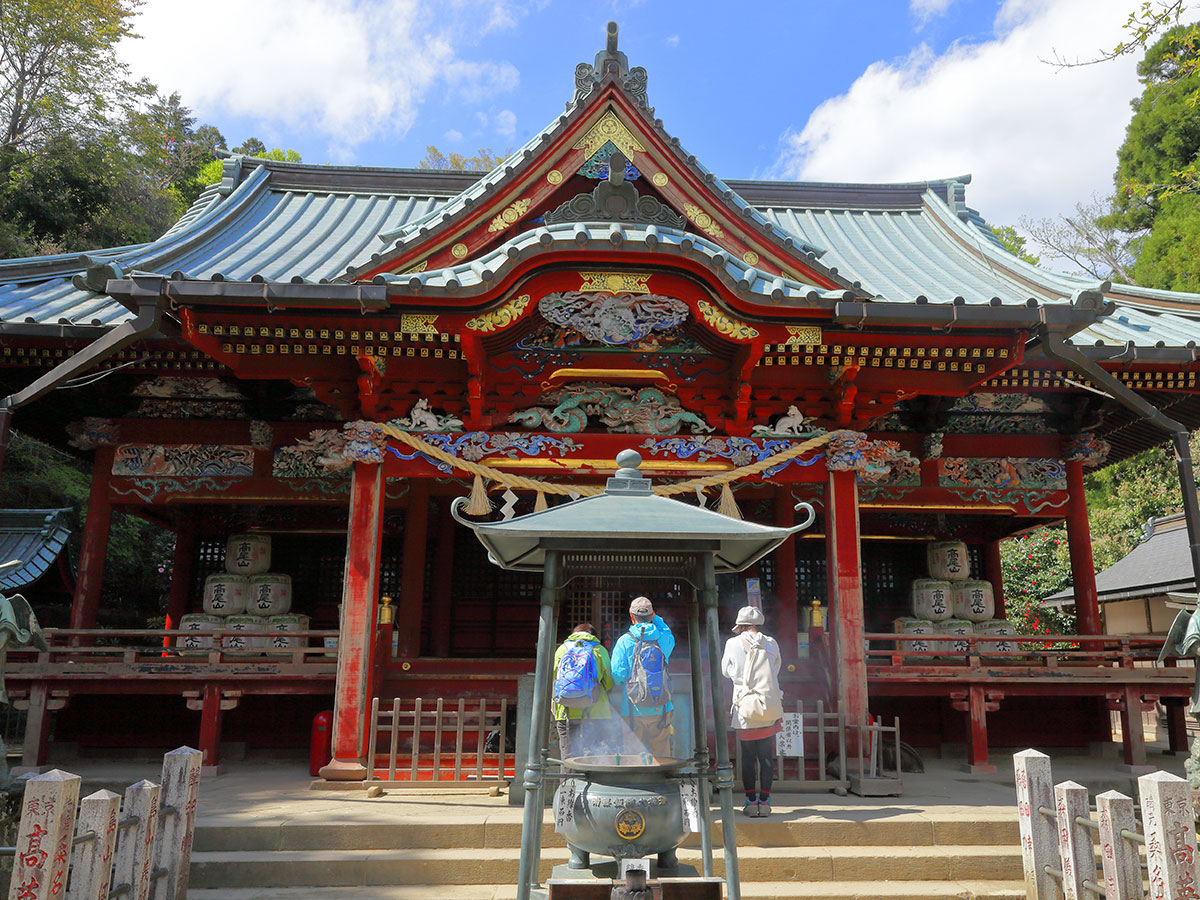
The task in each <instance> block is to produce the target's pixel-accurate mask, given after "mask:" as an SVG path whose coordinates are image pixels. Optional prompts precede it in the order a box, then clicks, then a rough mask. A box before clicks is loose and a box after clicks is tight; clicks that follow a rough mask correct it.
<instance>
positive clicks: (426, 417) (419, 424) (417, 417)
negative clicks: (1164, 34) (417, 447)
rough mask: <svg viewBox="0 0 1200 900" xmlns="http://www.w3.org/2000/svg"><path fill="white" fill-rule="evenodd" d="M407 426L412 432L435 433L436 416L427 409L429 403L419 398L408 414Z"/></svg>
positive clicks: (436, 426) (436, 428) (436, 427)
mask: <svg viewBox="0 0 1200 900" xmlns="http://www.w3.org/2000/svg"><path fill="white" fill-rule="evenodd" d="M408 424H409V427H410V428H412V430H413V431H437V430H438V419H437V416H436V415H434V414H433V412H432V411H431V410H430V409H429V401H428V400H426V399H425V398H424V397H421V398H420V399H419V400H417V402H416V403H414V404H413V408H412V409H411V410H409V412H408Z"/></svg>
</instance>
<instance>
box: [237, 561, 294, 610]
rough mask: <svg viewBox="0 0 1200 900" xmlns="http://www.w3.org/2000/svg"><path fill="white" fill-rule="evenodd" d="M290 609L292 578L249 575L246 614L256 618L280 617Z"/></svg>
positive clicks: (289, 576) (272, 575) (270, 574)
mask: <svg viewBox="0 0 1200 900" xmlns="http://www.w3.org/2000/svg"><path fill="white" fill-rule="evenodd" d="M291 608H292V576H291V575H279V574H276V573H270V572H269V573H267V574H266V575H251V576H250V584H249V587H248V590H247V591H246V612H248V613H250V614H252V615H257V616H282V615H284V614H285V613H287V612H288V611H289V610H291Z"/></svg>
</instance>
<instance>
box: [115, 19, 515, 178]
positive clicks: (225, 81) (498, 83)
mask: <svg viewBox="0 0 1200 900" xmlns="http://www.w3.org/2000/svg"><path fill="white" fill-rule="evenodd" d="M521 14H523V10H522V9H521V8H518V7H517V6H515V5H514V4H512V3H508V2H503V0H455V2H450V3H439V2H436V0H375V2H371V3H363V2H359V0H256V2H254V3H246V4H242V5H241V6H239V7H238V15H237V21H236V23H235V24H234V25H232V26H231V27H229V28H225V29H222V31H221V37H220V40H219V42H217V43H215V44H214V43H212V42H205V41H201V40H191V39H189V35H190V34H191V32H192V31H193V30H194V28H195V22H196V19H195V10H194V9H193V8H192V6H191V4H186V3H180V2H178V0H147V2H146V3H145V5H144V6H143V7H142V13H141V15H140V16H139V17H138V20H137V24H136V27H137V30H138V33H139V34H140V35H141V36H142V39H141V40H133V41H126V42H125V43H124V44H123V45H122V53H123V55H124V56H125V58H126V59H127V60H128V61H129V63H130V65H131V67H132V68H133V71H134V72H135V73H137V74H138V75H144V76H146V77H149V78H150V79H151V80H152V81H154V82H155V83H157V84H158V85H159V86H160V88H161V89H162V90H163V91H165V92H170V91H179V92H180V94H182V96H183V98H184V102H185V103H187V104H188V105H189V106H191V107H192V108H193V109H195V110H196V111H197V112H198V113H199V114H200V116H201V118H205V117H212V116H215V115H218V114H227V115H232V116H239V117H246V118H249V119H251V120H252V121H254V122H255V123H256V127H259V128H260V130H261V131H263V132H267V131H269V130H271V129H272V128H278V129H280V130H287V129H292V128H297V127H304V128H307V129H309V130H312V131H315V132H317V133H319V134H323V135H325V136H327V137H329V138H330V140H331V141H332V143H333V146H334V148H335V152H337V155H339V156H345V155H346V154H347V153H349V152H351V151H352V149H353V148H354V147H355V146H356V145H357V144H359V143H361V142H362V141H365V140H367V139H369V138H373V137H378V136H380V135H384V134H394V135H404V134H405V133H406V132H407V131H408V130H409V128H411V127H412V125H413V122H414V121H415V120H416V117H417V114H418V109H419V106H420V103H421V102H422V100H423V99H424V98H425V96H426V95H427V94H428V93H429V91H430V90H431V89H432V88H434V87H435V86H436V85H438V84H444V85H446V86H447V87H448V88H449V89H450V90H451V91H452V92H453V94H454V95H455V96H456V97H458V98H461V99H462V100H465V101H466V102H478V101H479V100H482V99H484V98H486V97H489V96H492V95H495V94H497V93H501V92H504V91H511V90H512V89H514V88H515V87H516V86H517V84H518V82H519V76H518V73H517V70H516V68H514V67H513V65H512V64H511V63H508V62H504V61H500V62H492V61H478V60H472V59H464V58H463V55H462V54H463V51H464V44H466V43H468V42H469V40H472V39H475V38H477V36H478V35H479V34H481V33H483V32H486V31H489V30H495V29H503V28H509V27H511V26H512V25H513V24H514V23H515V22H516V20H517V18H518V17H519V15H521ZM479 22H482V23H483V25H482V27H480V26H479V24H478V23H479ZM468 23H474V26H473V28H467V27H466V25H467V24H468ZM467 36H472V37H470V38H468V37H467Z"/></svg>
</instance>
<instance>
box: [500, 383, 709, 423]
mask: <svg viewBox="0 0 1200 900" xmlns="http://www.w3.org/2000/svg"><path fill="white" fill-rule="evenodd" d="M542 402H543V403H546V404H550V403H553V404H555V405H554V406H553V407H547V406H533V407H530V408H529V409H521V410H517V411H516V412H514V413H513V414H512V415H511V416H509V419H508V420H509V421H510V422H516V423H519V424H521V425H526V426H528V427H530V428H545V429H547V430H548V431H563V432H578V431H583V430H584V429H585V428H587V426H588V417H589V416H597V417H599V419H600V422H601V424H603V425H604V426H606V427H607V428H608V430H609V431H611V432H616V433H622V434H676V433H677V432H679V431H680V430H682V429H683V428H684V427H685V426H687V427H689V428H690V429H691V432H692V434H701V433H707V432H710V431H713V430H714V428H713V426H711V425H709V424H708V423H707V422H705V421H704V419H702V418H701V417H700V416H698V415H696V414H695V413H693V412H691V411H689V410H686V409H684V408H683V407H682V406H680V404H679V398H678V397H671V396H668V395H666V394H664V393H663V392H662V391H660V390H658V389H656V388H638V389H636V390H635V389H634V388H625V387H609V386H608V385H600V384H571V385H567V387H565V388H563V389H562V390H561V391H556V392H554V393H552V394H547V395H545V396H544V397H543V398H542Z"/></svg>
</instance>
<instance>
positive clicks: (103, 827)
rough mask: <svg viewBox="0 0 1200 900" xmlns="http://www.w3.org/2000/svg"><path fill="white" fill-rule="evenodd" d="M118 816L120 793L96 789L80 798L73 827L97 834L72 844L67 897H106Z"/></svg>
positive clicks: (85, 899) (82, 899) (101, 899)
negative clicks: (72, 855) (73, 849)
mask: <svg viewBox="0 0 1200 900" xmlns="http://www.w3.org/2000/svg"><path fill="white" fill-rule="evenodd" d="M120 816H121V795H120V794H114V793H113V792H112V791H105V790H100V791H96V793H94V794H88V795H87V796H86V797H84V798H83V800H82V801H81V802H80V804H79V824H78V826H77V827H76V830H77V831H78V832H79V833H80V834H85V833H86V832H89V831H90V832H92V833H93V834H95V835H96V836H95V837H94V838H92V840H90V841H85V842H84V843H82V844H80V845H79V846H78V847H76V848H75V859H74V860H73V862H72V865H71V887H70V890H68V891H67V900H108V892H109V890H110V888H111V887H112V884H111V882H112V866H113V850H114V849H115V848H116V845H117V821H118V820H119V819H120Z"/></svg>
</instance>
